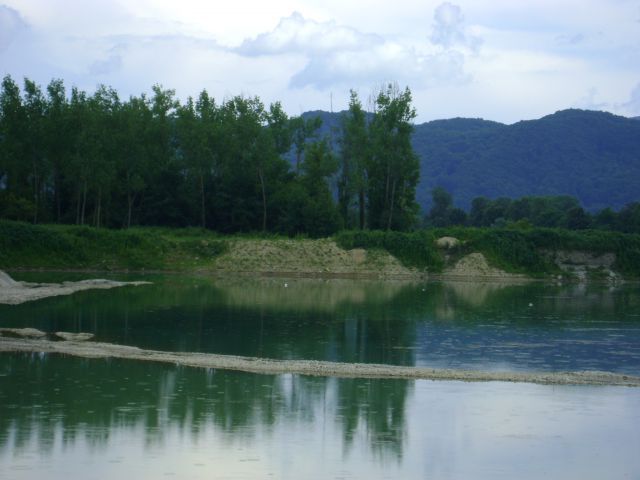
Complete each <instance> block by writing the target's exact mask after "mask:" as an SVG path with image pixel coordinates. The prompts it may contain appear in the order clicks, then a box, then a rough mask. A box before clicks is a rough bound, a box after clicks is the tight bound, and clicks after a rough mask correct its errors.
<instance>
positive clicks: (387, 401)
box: [0, 354, 413, 459]
mask: <svg viewBox="0 0 640 480" xmlns="http://www.w3.org/2000/svg"><path fill="white" fill-rule="evenodd" d="M412 390H413V383H412V382H409V381H402V380H394V381H389V380H386V381H385V380H353V379H345V380H339V379H330V378H316V377H302V376H294V375H280V376H271V375H253V374H245V373H238V372H225V371H214V370H205V369H195V368H183V367H174V366H167V365H160V364H151V363H141V362H129V361H122V360H102V359H101V360H86V359H77V358H65V357H62V356H55V355H45V354H11V355H7V354H4V355H0V449H5V448H6V449H9V451H20V450H22V449H27V448H30V446H32V445H33V442H37V445H38V450H39V451H40V452H42V454H43V455H46V454H47V452H51V451H52V449H53V448H54V446H55V445H56V439H58V440H59V439H60V436H61V437H62V444H63V445H65V444H69V445H72V444H73V443H74V442H75V441H76V440H78V439H80V438H81V439H82V440H83V441H86V443H87V444H89V445H90V446H91V448H95V449H100V448H106V446H107V444H108V441H109V436H110V435H111V434H113V432H114V431H115V430H121V429H129V430H134V429H140V428H142V429H144V432H145V433H144V435H145V438H146V440H145V441H146V444H147V445H148V446H150V445H156V444H162V442H163V440H164V435H165V434H167V432H170V431H171V430H175V429H178V430H180V431H181V432H182V433H183V434H188V435H191V436H192V437H193V438H194V440H197V438H198V436H199V435H200V433H201V432H202V431H203V429H206V428H209V427H212V426H213V427H214V428H215V430H216V431H217V432H221V433H223V434H224V436H225V441H228V442H229V443H232V442H235V441H243V440H247V439H251V437H253V436H254V435H256V434H257V432H262V433H264V432H267V435H268V434H269V433H270V430H271V429H273V428H274V426H275V425H276V424H277V423H280V424H281V423H282V422H289V423H293V424H302V425H309V428H314V426H315V425H317V424H321V423H322V422H331V423H332V424H334V425H333V428H335V429H337V430H339V431H341V432H342V438H343V446H344V448H345V449H346V450H348V449H349V448H350V447H351V446H352V445H353V443H354V441H356V440H355V436H356V433H357V432H359V431H360V430H362V429H363V430H364V432H366V438H367V441H368V444H369V446H370V449H371V451H372V453H373V454H374V455H375V456H380V457H385V458H388V457H389V456H391V457H395V458H397V459H400V458H401V457H402V449H403V442H404V436H405V427H406V425H405V423H406V419H405V408H406V403H407V400H408V396H409V395H411V393H412ZM360 441H361V439H360Z"/></svg>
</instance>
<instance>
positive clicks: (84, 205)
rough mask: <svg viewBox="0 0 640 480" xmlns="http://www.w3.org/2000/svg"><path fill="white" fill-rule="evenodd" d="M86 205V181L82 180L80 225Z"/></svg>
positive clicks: (82, 223)
mask: <svg viewBox="0 0 640 480" xmlns="http://www.w3.org/2000/svg"><path fill="white" fill-rule="evenodd" d="M86 206H87V181H86V180H85V181H84V184H83V188H82V210H81V213H80V225H84V213H85V208H86Z"/></svg>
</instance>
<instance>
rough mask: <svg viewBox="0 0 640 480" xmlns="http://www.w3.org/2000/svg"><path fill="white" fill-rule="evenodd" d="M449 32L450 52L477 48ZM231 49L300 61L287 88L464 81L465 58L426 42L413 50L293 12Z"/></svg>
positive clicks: (405, 44)
mask: <svg viewBox="0 0 640 480" xmlns="http://www.w3.org/2000/svg"><path fill="white" fill-rule="evenodd" d="M448 5H449V4H448ZM456 8H457V7H456ZM455 30H456V31H458V32H460V35H461V39H456V41H455V42H452V43H451V46H452V47H453V43H456V44H460V43H462V44H464V45H466V46H470V45H472V44H476V43H477V42H475V40H472V39H470V37H468V36H466V35H465V34H464V30H463V29H462V27H461V26H456V28H455ZM423 38H424V37H423ZM231 50H232V51H233V52H234V53H236V54H239V55H241V56H247V57H257V56H260V57H269V56H284V55H295V56H299V57H300V56H301V57H303V58H305V59H306V65H305V66H304V67H303V68H302V69H299V70H298V71H296V72H294V73H292V75H291V79H290V83H289V85H290V86H291V87H294V88H304V87H308V86H311V87H315V88H318V89H324V88H327V87H329V86H332V85H340V86H347V87H357V86H371V85H372V84H375V83H378V82H384V81H388V80H397V81H399V82H402V83H405V82H406V83H409V84H411V85H412V86H414V87H428V86H434V85H440V84H459V83H463V82H466V81H468V80H469V76H468V75H467V74H466V73H465V72H464V63H465V54H464V53H462V52H461V51H459V49H454V48H448V47H447V48H445V49H442V48H441V47H440V46H439V45H433V44H431V43H428V42H423V43H422V44H418V45H415V44H412V43H410V42H407V41H405V40H402V39H401V38H394V39H389V38H385V37H383V36H381V35H377V34H371V33H364V32H361V31H358V30H357V29H354V28H351V27H348V26H342V25H338V24H336V22H334V21H327V22H318V21H315V20H311V19H307V18H305V17H304V16H303V15H301V14H300V13H298V12H294V13H293V14H292V15H290V16H289V17H286V18H283V19H281V20H280V22H279V23H278V25H277V26H276V27H275V29H273V30H272V31H270V32H266V33H261V34H259V35H258V36H256V37H255V38H252V39H246V40H244V41H243V42H242V44H241V45H240V46H239V47H238V48H235V49H231Z"/></svg>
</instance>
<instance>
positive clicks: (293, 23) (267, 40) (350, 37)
mask: <svg viewBox="0 0 640 480" xmlns="http://www.w3.org/2000/svg"><path fill="white" fill-rule="evenodd" d="M382 43H384V39H383V38H381V37H379V36H378V35H373V34H365V33H360V32H358V31H356V30H354V29H353V28H349V27H343V26H339V25H336V23H335V22H333V21H329V22H316V21H314V20H308V19H305V18H304V17H303V16H302V15H301V14H300V13H298V12H294V13H293V14H291V16H289V17H286V18H283V19H281V20H280V22H279V23H278V26H277V27H276V28H275V29H274V30H272V31H271V32H268V33H261V34H260V35H258V36H257V37H256V38H255V39H251V40H245V41H244V42H242V45H240V47H239V48H237V52H238V53H241V54H243V55H249V56H252V55H270V54H282V53H304V54H309V53H311V54H326V53H330V52H336V51H353V50H356V51H358V50H363V49H367V48H370V47H373V46H376V45H380V44H382Z"/></svg>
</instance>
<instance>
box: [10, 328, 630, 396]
mask: <svg viewBox="0 0 640 480" xmlns="http://www.w3.org/2000/svg"><path fill="white" fill-rule="evenodd" d="M0 352H44V353H57V354H64V355H73V356H77V357H84V358H121V359H127V360H139V361H140V360H142V361H150V362H161V363H172V364H175V365H184V366H190V367H199V368H214V369H223V370H238V371H243V372H249V373H259V374H283V373H293V374H298V375H312V376H329V377H345V378H388V379H426V380H459V381H466V382H488V381H500V382H526V383H537V384H544V385H609V386H630V387H640V377H636V376H630V375H620V374H615V373H608V372H589V371H587V372H549V373H540V372H537V373H536V372H531V373H527V372H483V371H472V370H449V369H433V368H424V367H403V366H394V365H377V364H363V363H336V362H325V361H315V360H272V359H266V358H255V357H238V356H232V355H217V354H209V353H188V352H161V351H156V350H143V349H140V348H137V347H130V346H125V345H115V344H109V343H98V342H95V343H94V342H75V341H51V340H44V339H32V338H8V337H0Z"/></svg>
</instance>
